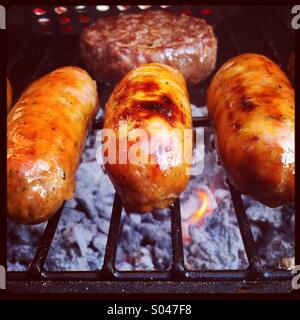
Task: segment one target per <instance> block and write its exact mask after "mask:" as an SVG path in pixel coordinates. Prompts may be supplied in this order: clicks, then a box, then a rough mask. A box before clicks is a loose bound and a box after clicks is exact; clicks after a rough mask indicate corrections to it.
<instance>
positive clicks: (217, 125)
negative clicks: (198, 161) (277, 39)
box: [207, 54, 295, 207]
mask: <svg viewBox="0 0 300 320" xmlns="http://www.w3.org/2000/svg"><path fill="white" fill-rule="evenodd" d="M207 103H208V112H209V117H210V119H211V121H212V124H213V127H214V129H215V136H216V146H217V150H218V153H219V157H220V161H221V163H222V165H223V167H224V169H225V171H226V174H227V176H228V178H229V180H230V181H231V183H232V184H233V185H234V186H235V187H236V188H237V189H238V190H239V191H241V192H242V193H245V194H249V195H251V196H253V198H255V199H256V200H258V201H260V202H262V203H264V204H265V205H267V206H269V207H277V206H280V205H282V204H285V203H291V202H293V201H294V189H295V179H294V175H295V149H294V141H295V132H294V112H295V92H294V90H293V88H292V86H291V84H290V82H289V80H288V78H287V77H286V75H285V74H284V73H283V72H282V71H281V69H280V68H279V67H278V66H277V65H276V64H275V63H274V62H272V61H271V60H269V59H268V58H266V57H265V56H262V55H258V54H243V55H239V56H237V57H235V58H233V59H231V60H229V61H228V62H227V63H225V64H224V65H223V66H222V68H221V69H220V70H219V71H218V72H217V74H216V75H215V76H214V78H213V80H212V81H211V84H210V86H209V89H208V100H207Z"/></svg>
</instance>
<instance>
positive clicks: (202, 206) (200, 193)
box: [193, 190, 208, 219]
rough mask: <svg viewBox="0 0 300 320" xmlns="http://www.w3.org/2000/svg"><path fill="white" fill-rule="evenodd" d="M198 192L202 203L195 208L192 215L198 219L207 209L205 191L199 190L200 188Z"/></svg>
mask: <svg viewBox="0 0 300 320" xmlns="http://www.w3.org/2000/svg"><path fill="white" fill-rule="evenodd" d="M198 194H199V197H200V198H201V200H202V205H201V208H200V209H199V210H197V211H196V212H195V213H194V214H193V215H194V217H195V218H197V219H200V218H201V217H202V216H203V215H204V213H205V212H206V210H207V206H208V196H207V194H206V192H205V191H201V190H199V191H198Z"/></svg>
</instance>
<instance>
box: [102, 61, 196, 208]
mask: <svg viewBox="0 0 300 320" xmlns="http://www.w3.org/2000/svg"><path fill="white" fill-rule="evenodd" d="M120 121H121V123H122V122H123V124H124V123H126V125H127V130H128V136H126V135H125V136H123V134H120V132H122V130H123V128H124V127H122V126H123V124H121V125H120ZM121 127H122V128H121ZM107 128H110V129H113V130H114V132H115V134H116V136H117V139H116V140H117V144H116V145H117V146H118V145H120V146H121V148H122V146H124V144H125V143H128V154H129V153H130V147H131V146H132V145H133V142H132V141H128V140H130V139H129V135H130V134H131V133H133V132H134V130H135V129H142V130H144V131H145V132H146V133H147V138H146V139H144V140H143V139H142V138H141V140H140V142H147V143H148V142H149V145H150V144H152V143H153V142H154V141H156V139H157V138H161V139H162V140H161V141H160V142H161V144H160V142H157V144H158V145H157V148H153V149H151V150H150V149H149V150H148V151H147V150H145V149H143V148H142V147H141V148H139V150H137V153H139V152H140V155H141V154H143V155H144V156H145V158H146V159H147V161H146V163H142V162H141V163H132V162H131V161H130V160H129V159H127V160H128V162H127V163H126V164H124V163H121V161H118V160H119V159H120V157H119V149H118V150H117V157H116V159H117V161H116V163H109V162H107V163H106V164H105V168H106V171H107V173H108V175H109V177H110V179H111V180H112V182H113V184H114V186H115V188H116V191H117V192H118V194H119V195H120V196H121V198H122V202H123V205H124V207H125V209H126V210H127V211H129V212H139V213H144V212H148V211H151V210H154V209H162V208H166V207H168V206H169V205H170V204H172V203H173V202H174V201H175V199H176V198H177V197H178V196H179V195H180V193H181V192H182V191H183V190H184V189H185V187H186V185H187V182H188V180H189V175H190V167H191V164H190V161H189V158H188V156H186V155H187V154H188V151H187V152H186V154H183V153H184V152H185V150H188V149H189V148H186V149H184V148H182V145H183V139H184V133H183V132H184V130H185V129H190V130H192V118H191V107H190V103H189V98H188V93H187V89H186V84H185V81H184V78H183V76H182V75H181V74H180V73H179V71H177V70H176V69H173V68H172V67H169V66H166V65H163V64H157V63H153V64H152V63H151V64H145V65H143V66H141V67H139V68H136V69H134V70H132V71H131V72H129V73H128V74H127V75H126V76H125V77H124V78H123V79H122V81H121V82H120V83H119V84H118V85H117V87H116V88H115V90H114V91H113V93H112V95H111V96H110V99H109V101H108V103H107V105H106V110H105V119H104V129H107ZM173 129H176V130H177V132H180V133H182V134H181V135H180V134H179V135H178V136H176V138H174V141H173V145H172V148H168V147H169V146H168V145H167V144H168V142H167V143H166V144H165V145H164V142H163V140H164V139H165V140H167V139H168V137H167V135H168V133H170V132H172V130H173ZM158 140H159V139H158ZM186 140H187V141H188V142H187V143H188V144H192V138H191V139H186ZM153 144H155V142H154V143H153ZM159 144H160V145H159ZM162 145H164V147H162ZM103 146H104V144H103ZM165 147H166V148H165ZM163 148H165V149H164V150H162V149H163ZM108 149H109V150H112V147H110V146H108ZM103 151H104V154H105V150H103ZM128 154H126V155H125V157H128ZM180 156H182V157H181V158H180ZM176 158H177V159H179V160H180V159H181V160H182V161H178V162H176V161H173V160H174V159H176Z"/></svg>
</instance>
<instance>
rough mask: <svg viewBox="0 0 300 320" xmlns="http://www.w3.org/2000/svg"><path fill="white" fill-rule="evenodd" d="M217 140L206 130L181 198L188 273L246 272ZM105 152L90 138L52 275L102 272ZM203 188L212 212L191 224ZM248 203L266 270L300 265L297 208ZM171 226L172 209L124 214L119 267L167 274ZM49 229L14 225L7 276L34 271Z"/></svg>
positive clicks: (53, 251) (110, 190)
mask: <svg viewBox="0 0 300 320" xmlns="http://www.w3.org/2000/svg"><path fill="white" fill-rule="evenodd" d="M101 110H102V109H101ZM101 112H102V111H101ZM196 112H199V114H201V115H202V114H205V113H206V112H207V111H206V108H197V107H195V106H193V114H194V115H196V114H198V113H196ZM212 133H213V131H212V128H205V130H204V142H205V145H204V146H203V147H204V148H205V157H204V171H203V173H202V174H201V175H197V176H192V177H191V179H190V182H189V184H188V186H187V188H186V189H185V190H184V192H183V193H182V194H181V196H180V203H181V209H182V226H183V236H184V257H185V266H186V268H187V269H191V270H207V269H235V268H246V267H247V265H248V262H247V257H246V252H245V248H244V245H243V242H242V239H241V235H240V231H239V227H238V223H237V219H236V216H235V213H234V209H233V205H232V201H231V197H230V192H229V190H228V186H227V184H226V179H225V175H224V171H223V169H222V167H221V166H220V165H217V155H216V150H215V149H214V146H213V145H214V143H213V141H214V138H213V134H212ZM99 146H100V140H99V136H97V132H96V131H91V132H90V135H89V137H88V138H87V142H86V147H85V151H84V154H83V156H82V163H81V164H80V166H79V168H78V170H77V174H76V181H77V183H76V188H75V195H74V199H72V200H69V201H67V202H66V204H65V208H64V210H63V214H62V217H61V219H60V222H59V225H58V228H57V231H56V234H55V237H54V239H53V243H52V245H51V248H50V250H49V254H48V257H47V259H46V264H45V267H46V269H47V270H56V271H61V270H65V271H67V270H73V271H75V270H99V269H100V268H101V266H102V263H103V258H104V254H105V247H106V242H107V234H108V231H109V225H110V218H111V211H112V205H113V201H114V195H115V189H114V187H113V185H112V183H111V181H110V179H109V177H108V175H107V174H106V173H105V170H104V168H103V165H100V164H99V163H97V161H96V154H97V152H98V151H99V150H98V148H99ZM199 150H200V149H199ZM200 153H203V152H200ZM199 156H201V155H199ZM199 161H203V159H202V160H201V159H200V160H199ZM198 189H201V190H204V191H206V192H207V193H208V194H212V195H213V199H211V201H210V202H211V203H210V210H206V211H205V213H204V215H203V216H202V217H200V218H197V219H194V220H191V221H190V220H189V219H190V217H191V216H192V217H193V216H194V213H195V211H197V210H198V209H199V208H198V206H199V204H201V203H202V202H201V201H200V202H199V199H198V198H195V197H199V195H198V194H197V192H195V190H198ZM242 198H243V202H244V204H245V208H246V213H247V215H248V218H249V221H250V225H251V229H252V232H253V236H254V239H255V242H256V245H257V248H258V252H259V255H260V256H261V258H262V262H263V264H264V265H265V266H266V267H270V268H277V267H288V268H291V267H292V266H293V265H294V263H295V260H294V256H295V242H294V235H295V230H294V229H295V208H294V206H292V205H290V206H282V207H279V208H273V209H271V208H268V207H266V206H264V205H262V204H260V203H258V202H256V201H254V200H253V199H252V198H251V197H249V196H243V197H242ZM170 219H171V213H170V210H154V211H153V212H152V213H151V212H149V213H146V214H142V215H140V214H137V213H133V214H126V213H125V211H124V210H123V212H122V217H121V226H120V235H119V239H118V247H117V254H116V266H117V268H118V269H119V270H167V269H169V268H170V267H171V263H172V243H171V221H170ZM45 227H46V223H42V224H40V225H36V226H22V225H16V224H15V223H13V222H11V221H8V224H7V236H8V242H7V256H8V270H11V271H12V270H14V271H24V270H26V269H27V268H28V265H29V263H30V262H31V260H32V258H33V256H34V254H35V252H36V249H37V246H38V244H39V241H40V239H41V236H42V234H43V231H44V229H45ZM116 232H117V230H116Z"/></svg>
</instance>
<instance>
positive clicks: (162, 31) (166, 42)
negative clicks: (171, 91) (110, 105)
mask: <svg viewBox="0 0 300 320" xmlns="http://www.w3.org/2000/svg"><path fill="white" fill-rule="evenodd" d="M80 49H81V54H82V56H83V58H84V60H85V63H86V66H87V68H88V69H89V71H90V72H91V73H92V74H93V75H94V77H95V78H96V79H97V80H98V81H100V82H106V83H108V84H115V83H116V82H118V81H119V80H120V79H121V78H122V77H123V76H124V75H125V74H126V73H127V72H128V71H130V70H131V69H133V68H136V67H138V66H140V65H142V64H145V63H151V62H157V63H162V64H167V65H170V66H172V67H174V68H176V69H178V70H179V71H180V72H181V73H182V74H183V76H184V78H185V80H186V81H187V82H188V83H192V84H195V83H198V82H200V81H201V80H203V79H205V78H206V77H207V76H208V75H209V74H210V73H211V72H212V70H213V69H214V67H215V63H216V57H217V39H216V37H215V35H214V32H213V28H212V27H211V26H210V25H208V24H207V22H206V21H205V20H203V19H200V18H196V17H191V16H187V15H184V14H181V15H176V14H172V13H169V12H161V11H146V12H143V13H137V14H120V15H117V16H111V17H105V18H101V19H100V20H99V21H98V22H97V23H95V24H94V25H92V26H90V27H88V28H87V29H85V31H84V32H83V33H82V35H81V39H80Z"/></svg>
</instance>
